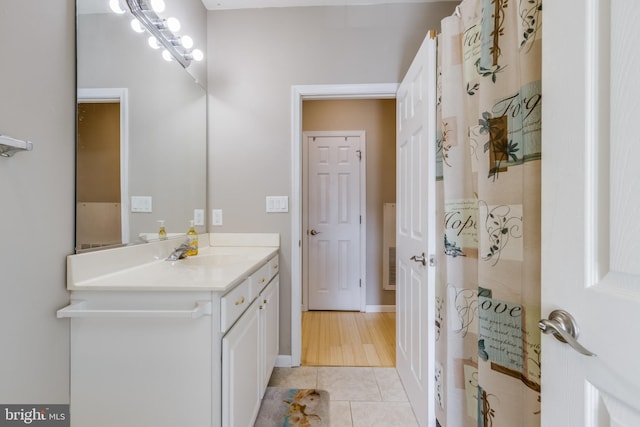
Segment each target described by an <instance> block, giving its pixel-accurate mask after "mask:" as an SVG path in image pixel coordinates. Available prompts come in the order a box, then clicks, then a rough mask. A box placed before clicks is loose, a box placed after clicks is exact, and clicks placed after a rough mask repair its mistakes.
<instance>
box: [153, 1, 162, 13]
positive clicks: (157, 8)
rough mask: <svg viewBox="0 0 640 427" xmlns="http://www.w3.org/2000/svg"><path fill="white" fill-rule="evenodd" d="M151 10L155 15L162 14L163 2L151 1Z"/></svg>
mask: <svg viewBox="0 0 640 427" xmlns="http://www.w3.org/2000/svg"><path fill="white" fill-rule="evenodd" d="M151 9H153V11H154V12H155V13H162V12H164V0H151Z"/></svg>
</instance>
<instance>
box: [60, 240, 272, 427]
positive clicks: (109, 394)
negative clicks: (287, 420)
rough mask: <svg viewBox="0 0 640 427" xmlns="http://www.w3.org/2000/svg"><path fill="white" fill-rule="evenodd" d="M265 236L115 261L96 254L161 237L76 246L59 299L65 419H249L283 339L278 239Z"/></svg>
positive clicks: (148, 422) (204, 426)
mask: <svg viewBox="0 0 640 427" xmlns="http://www.w3.org/2000/svg"><path fill="white" fill-rule="evenodd" d="M234 237H235V236H234ZM240 237H242V238H244V235H241V236H240ZM276 237H277V235H276ZM222 239H228V237H226V236H223V237H222ZM246 239H247V238H245V240H246ZM262 239H263V240H264V238H262ZM267 241H268V242H269V244H264V245H262V246H260V245H256V247H229V245H222V246H221V247H219V248H214V247H205V248H201V251H200V254H199V255H198V256H196V257H193V259H188V260H180V261H176V262H175V263H171V262H165V261H157V262H152V263H146V264H140V265H139V266H135V265H132V266H126V267H127V268H124V269H122V270H120V271H117V272H115V273H109V272H108V271H106V269H105V268H103V267H102V266H103V265H104V264H105V263H109V262H114V263H116V262H117V263H120V264H121V265H122V264H125V263H130V264H133V262H132V261H130V257H131V255H130V254H132V253H133V254H134V255H135V252H134V251H145V250H147V251H153V256H155V257H157V253H158V248H157V247H155V248H154V247H153V246H149V248H148V249H145V248H133V249H129V248H125V250H126V252H125V253H124V255H126V256H124V255H123V254H122V253H121V252H112V253H109V252H107V251H105V253H104V254H90V255H89V256H84V255H85V254H81V255H73V256H71V257H78V258H73V259H72V260H71V261H69V260H68V277H70V278H71V279H68V280H69V282H68V287H69V289H70V290H71V291H72V294H71V304H70V305H69V306H67V307H65V308H63V309H61V310H59V311H58V317H60V318H65V317H69V318H71V397H70V404H71V407H70V417H71V426H72V427H87V426H91V427H114V426H118V427H144V426H153V427H175V426H188V427H245V426H246V427H251V426H253V423H254V421H255V418H256V416H257V413H258V410H259V408H260V403H261V398H262V396H263V394H264V389H265V387H266V385H267V382H268V379H269V376H270V374H271V371H272V370H273V366H274V363H275V358H276V355H277V353H278V345H279V343H278V297H279V295H278V293H279V277H278V254H277V251H278V248H277V244H274V243H278V242H279V241H278V240H277V238H275V237H274V238H270V239H268V240H267ZM225 243H226V242H225ZM158 245H159V246H161V245H166V246H167V247H168V248H169V244H168V243H166V242H161V243H159V244H158ZM160 249H163V246H161V247H160ZM160 253H162V252H160ZM164 256H166V255H161V258H160V259H164V258H162V257H164ZM243 260H244V261H243ZM89 268H91V269H94V270H95V269H102V270H104V271H100V272H99V273H100V274H93V275H89V274H87V273H85V271H86V270H88V269H89ZM154 274H155V276H154ZM152 279H153V280H152ZM145 280H146V281H145ZM213 281H217V282H216V283H215V284H213V285H211V284H210V283H213Z"/></svg>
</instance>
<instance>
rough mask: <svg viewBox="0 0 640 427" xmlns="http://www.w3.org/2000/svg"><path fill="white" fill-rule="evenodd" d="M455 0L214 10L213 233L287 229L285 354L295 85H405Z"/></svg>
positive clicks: (284, 317)
mask: <svg viewBox="0 0 640 427" xmlns="http://www.w3.org/2000/svg"><path fill="white" fill-rule="evenodd" d="M454 7H455V3H451V2H439V3H428V4H427V3H424V4H404V5H378V6H344V7H342V6H333V7H309V8H273V9H253V10H239V11H210V12H209V14H208V43H207V46H208V61H209V67H208V87H209V108H210V109H209V128H208V132H209V154H208V165H209V166H208V174H209V177H208V204H209V209H211V208H219V209H223V214H224V225H223V226H222V227H210V231H212V232H216V231H228V232H236V231H237V232H277V233H280V236H281V243H282V251H281V259H280V265H281V269H280V272H281V278H280V283H281V298H280V307H281V312H280V324H281V328H280V334H281V335H280V336H281V340H280V342H281V346H280V353H281V354H291V348H290V336H291V321H290V319H291V313H290V309H289V307H290V306H291V292H290V289H291V247H290V246H291V245H290V239H291V233H290V229H291V217H290V214H273V213H271V214H267V213H265V196H267V195H288V196H290V197H291V176H290V174H291V171H290V164H291V153H290V144H291V141H290V136H289V135H290V132H291V130H290V129H291V86H292V85H303V84H346V83H397V82H400V80H401V79H402V77H403V76H404V73H405V72H406V70H407V68H408V67H409V65H410V63H411V60H412V59H413V56H414V55H415V53H416V51H417V50H418V48H419V46H420V43H421V42H422V40H423V39H424V37H425V35H426V33H427V31H428V30H430V29H439V25H440V19H441V18H442V17H444V16H446V15H449V14H451V13H452V12H453V8H454Z"/></svg>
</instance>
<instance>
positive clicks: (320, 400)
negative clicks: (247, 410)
mask: <svg viewBox="0 0 640 427" xmlns="http://www.w3.org/2000/svg"><path fill="white" fill-rule="evenodd" d="M255 427H329V392H327V391H325V390H316V389H309V388H305V389H298V388H279V387H267V390H266V391H265V393H264V397H263V398H262V405H261V406H260V412H258V418H257V419H256V423H255Z"/></svg>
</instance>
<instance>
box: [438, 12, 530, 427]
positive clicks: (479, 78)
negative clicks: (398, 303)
mask: <svg viewBox="0 0 640 427" xmlns="http://www.w3.org/2000/svg"><path fill="white" fill-rule="evenodd" d="M541 14H542V2H541V0H465V1H463V2H462V3H461V4H460V5H459V6H458V8H457V9H456V13H455V14H454V15H453V16H450V17H447V18H445V19H444V20H443V21H442V33H441V35H440V36H439V40H438V123H439V129H438V137H437V141H438V159H437V176H438V181H437V215H438V221H437V224H438V227H439V229H438V236H439V237H438V239H439V240H440V241H441V246H440V247H439V255H438V257H439V259H438V264H437V266H438V267H437V285H436V286H437V291H436V390H435V391H436V403H435V406H436V418H437V425H439V426H442V427H463V426H465V427H466V426H480V427H485V426H486V427H517V426H527V427H528V426H536V427H537V426H539V425H540V417H539V415H540V333H539V331H538V328H537V322H538V320H539V319H540V163H541V162H540V157H541V144H540V126H541V119H540V116H541V82H540V79H541V44H542V40H541V34H540V33H541V24H542V22H541Z"/></svg>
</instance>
